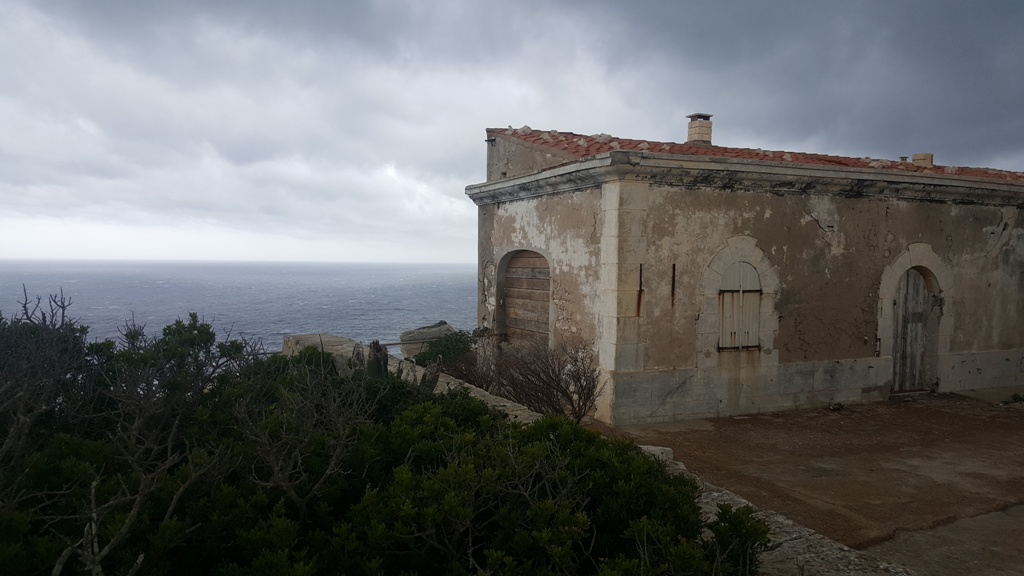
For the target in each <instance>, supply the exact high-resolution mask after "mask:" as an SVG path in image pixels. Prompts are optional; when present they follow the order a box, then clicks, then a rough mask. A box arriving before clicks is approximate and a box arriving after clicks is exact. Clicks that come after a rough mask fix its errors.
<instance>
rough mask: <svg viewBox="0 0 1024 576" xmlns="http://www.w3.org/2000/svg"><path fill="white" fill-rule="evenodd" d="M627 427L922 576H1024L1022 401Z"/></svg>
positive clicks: (957, 399)
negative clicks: (1012, 404) (1009, 404)
mask: <svg viewBox="0 0 1024 576" xmlns="http://www.w3.org/2000/svg"><path fill="white" fill-rule="evenodd" d="M619 432H626V433H628V434H629V435H631V436H633V437H634V438H635V439H636V441H637V442H638V443H640V444H653V445H659V446H667V447H670V448H672V449H673V450H674V451H675V458H676V460H678V461H680V462H683V463H684V464H685V465H686V466H687V468H688V469H689V470H690V471H691V472H693V473H695V474H697V475H698V476H701V477H703V478H704V479H705V480H707V481H708V482H710V483H712V484H715V485H718V486H722V487H724V488H726V489H729V490H731V491H733V492H735V493H737V494H739V495H740V496H743V497H744V498H746V499H747V500H749V501H751V502H752V503H754V504H755V505H757V506H758V507H762V508H765V509H770V510H775V511H777V512H780V513H782V514H785V515H786V516H788V517H789V518H791V519H792V520H793V521H795V522H797V523H799V524H803V525H804V526H807V527H809V528H811V529H813V530H816V531H818V532H820V533H821V534H823V535H825V536H827V537H829V538H832V539H833V540H837V541H839V542H841V543H843V544H846V545H848V546H850V547H853V548H857V549H868V548H871V549H870V550H869V552H871V553H873V554H876V555H878V556H881V557H883V558H885V559H888V560H891V561H893V562H896V563H899V564H903V565H905V566H907V567H909V568H912V569H915V570H917V572H918V573H919V574H934V575H939V576H941V575H944V574H992V575H997V574H1024V507H1021V506H1019V505H1020V504H1024V409H1020V408H1019V407H1004V406H999V405H995V404H992V403H990V402H985V401H983V400H979V399H976V398H970V397H966V396H961V395H956V394H942V395H929V394H923V395H916V396H907V397H903V398H899V399H892V400H889V401H887V402H882V403H875V404H864V405H855V406H846V407H843V409H841V410H836V411H832V410H827V409H820V410H800V411H789V412H780V413H774V414H760V415H755V416H750V417H734V418H715V419H705V420H691V421H684V422H676V423H672V424H660V425H659V424H651V425H644V426H630V427H625V428H621V429H619ZM882 543H885V544H882ZM873 546H874V548H872V547H873Z"/></svg>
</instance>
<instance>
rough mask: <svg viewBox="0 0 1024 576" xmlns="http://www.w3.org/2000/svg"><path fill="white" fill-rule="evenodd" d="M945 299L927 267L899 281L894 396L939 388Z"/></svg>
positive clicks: (895, 306)
mask: <svg viewBox="0 0 1024 576" xmlns="http://www.w3.org/2000/svg"><path fill="white" fill-rule="evenodd" d="M941 318H942V297H941V296H940V295H939V290H938V285H937V283H936V281H935V278H934V275H932V273H931V272H930V271H929V270H928V269H927V268H924V267H914V268H909V269H908V270H907V271H906V272H904V273H903V275H902V276H901V277H900V280H899V284H897V287H896V297H895V298H894V299H893V351H892V360H893V379H892V391H893V392H909V391H913V390H927V389H930V388H932V387H934V386H935V385H936V384H937V378H938V334H939V320H940V319H941Z"/></svg>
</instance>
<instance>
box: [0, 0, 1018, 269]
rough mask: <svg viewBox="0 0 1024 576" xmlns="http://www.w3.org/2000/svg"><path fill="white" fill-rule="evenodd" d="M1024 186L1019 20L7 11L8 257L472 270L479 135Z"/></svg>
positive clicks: (652, 8) (214, 8) (246, 6)
mask: <svg viewBox="0 0 1024 576" xmlns="http://www.w3.org/2000/svg"><path fill="white" fill-rule="evenodd" d="M693 112H706V113H710V114H713V115H714V142H715V143H716V144H719V145H722V146H741V147H751V148H764V149H772V150H793V151H802V152H820V153H827V154H840V155H848V156H871V157H879V158H890V159H896V158H898V157H899V156H909V155H911V154H913V153H917V152H932V153H934V154H935V161H936V163H938V164H943V165H966V166H985V167H994V168H1002V169H1008V170H1018V171H1024V2H1021V1H1019V0H1005V1H995V0H991V1H986V2H963V1H899V2H897V1H892V0H877V1H862V2H841V3H840V2H807V1H801V2H787V1H779V0H774V1H772V2H767V1H763V0H757V1H746V2H728V1H719V2H711V1H709V2H682V1H662V2H625V1H621V0H614V1H594V0H588V1H578V2H575V1H562V2H557V1H556V2H543V1H532V0H516V1H514V2H512V1H508V2H486V1H481V0H450V1H448V0H436V1H432V0H406V1H400V0H395V1H365V2H355V1H351V2H345V1H339V0H309V1H296V2H280V1H270V0H266V1H263V0H234V1H218V2H208V1H206V0H174V1H160V2H157V1H152V2H148V1H147V2H143V1H139V0H88V1H87V0H61V1H47V2H43V1H38V2H29V1H21V0H0V259H9V258H75V259H77V258H117V259H121V258H127V259H189V260H198V259H203V260H209V259H213V260H315V261H389V262H472V261H474V260H475V258H476V207H475V206H474V205H473V203H472V202H471V201H470V200H468V199H467V198H466V197H465V194H464V189H465V186H466V185H468V184H473V183H478V182H481V181H483V180H484V168H485V166H484V161H485V153H486V150H485V144H484V142H483V140H484V129H485V128H487V127H504V126H508V125H512V126H516V127H519V126H522V125H529V126H531V127H533V128H536V129H544V130H561V131H570V132H577V133H582V134H595V133H602V132H603V133H608V134H612V135H614V136H618V137H623V138H638V139H651V140H667V141H684V140H685V139H686V122H687V120H686V115H687V114H691V113H693Z"/></svg>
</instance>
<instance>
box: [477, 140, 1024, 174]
mask: <svg viewBox="0 0 1024 576" xmlns="http://www.w3.org/2000/svg"><path fill="white" fill-rule="evenodd" d="M497 135H503V136H507V137H510V138H513V139H516V140H520V141H522V142H525V143H528V144H532V145H535V146H542V147H546V148H551V149H553V150H556V151H559V152H561V155H563V156H569V157H570V158H572V159H573V160H581V159H583V158H590V157H593V156H597V155H598V154H603V153H605V152H611V151H612V150H635V151H646V152H652V153H655V154H675V155H685V156H708V157H714V158H740V159H745V160H757V161H761V162H778V163H784V164H802V165H812V166H833V167H836V168H866V169H875V170H892V171H894V172H897V171H898V172H915V173H920V174H938V175H943V176H961V177H968V178H981V179H986V180H1002V181H1007V182H1012V183H1016V182H1024V172H1010V171H1006V170H995V169H992V168H965V167H956V166H938V165H935V166H931V167H925V166H917V165H915V164H912V163H911V162H904V161H899V160H879V159H873V158H847V157H844V156H829V155H827V154H807V153H804V152H779V151H772V150H759V149H752V148H727V147H724V146H693V145H687V144H678V143H675V142H654V141H650V140H630V139H628V138H615V137H613V136H609V135H607V134H596V135H591V136H584V135H581V134H574V133H572V132H557V131H554V130H552V131H547V132H545V131H542V130H532V129H530V127H529V126H524V127H522V128H511V127H510V128H488V129H487V137H488V138H493V137H495V136H497Z"/></svg>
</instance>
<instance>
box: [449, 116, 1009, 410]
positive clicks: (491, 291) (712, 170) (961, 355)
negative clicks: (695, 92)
mask: <svg viewBox="0 0 1024 576" xmlns="http://www.w3.org/2000/svg"><path fill="white" fill-rule="evenodd" d="M690 118H691V122H690V126H689V134H688V140H687V142H685V143H682V144H678V143H667V142H665V143H663V142H650V141H643V140H626V139H620V138H614V137H611V136H608V135H605V134H600V135H596V136H582V135H579V134H572V133H566V132H553V131H552V132H544V131H539V130H531V129H530V128H529V127H524V128H520V129H511V128H510V129H489V130H487V140H486V142H487V152H488V154H487V181H486V182H484V183H482V184H476V185H472V186H469V187H467V189H466V193H467V195H468V196H469V197H470V198H471V199H472V200H473V201H474V202H475V203H476V204H477V205H478V209H479V247H478V250H479V266H480V269H479V307H478V308H479V323H480V325H481V326H486V327H490V328H492V329H493V330H495V331H496V332H497V333H499V334H502V335H503V337H504V338H505V339H506V340H508V341H509V342H510V343H516V342H524V341H531V340H532V341H540V342H547V343H549V344H554V343H557V342H559V341H564V340H568V339H572V338H579V339H582V340H584V341H586V342H588V343H592V344H593V346H594V350H595V353H596V357H597V361H598V363H599V365H600V368H601V370H602V373H603V375H604V378H605V381H606V386H605V391H604V394H603V396H602V398H601V401H600V403H599V406H598V417H599V418H600V419H602V420H604V421H607V422H611V423H616V424H623V423H630V422H654V421H664V420H671V419H677V418H681V417H696V416H707V415H727V414H742V413H753V412H759V411H769V410H778V409H784V408H792V407H802V406H818V405H825V404H828V403H833V402H858V401H869V400H879V399H883V398H886V397H888V395H889V394H891V393H894V392H905V391H916V390H929V389H932V390H938V391H942V392H947V391H956V390H961V389H973V388H982V387H995V386H1008V385H1024V173H1020V172H1006V171H999V170H990V169H979V168H959V167H951V166H939V165H937V164H934V163H933V157H932V155H931V154H915V155H914V156H913V157H912V158H911V159H909V160H908V159H907V158H901V159H900V160H875V159H869V158H844V157H836V156H827V155H821V154H805V153H795V152H772V151H767V150H751V149H740V148H728V147H721V146H715V145H712V143H711V117H710V115H707V114H694V115H692V116H690Z"/></svg>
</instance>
